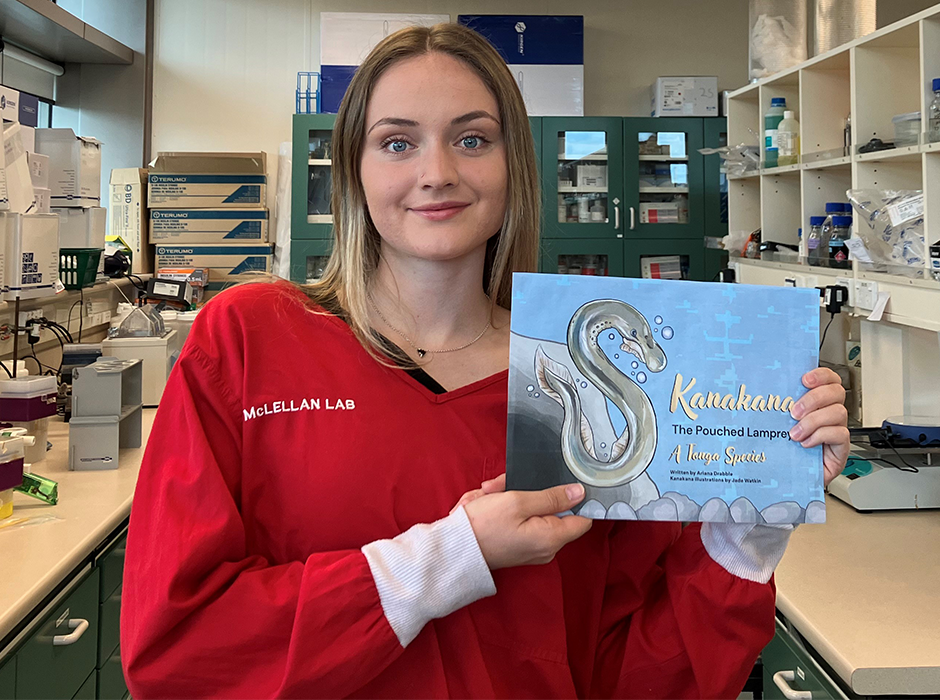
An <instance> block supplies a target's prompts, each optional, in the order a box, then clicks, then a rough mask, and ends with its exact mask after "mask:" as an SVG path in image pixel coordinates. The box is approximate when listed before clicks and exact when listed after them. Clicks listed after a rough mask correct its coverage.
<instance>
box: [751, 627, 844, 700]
mask: <svg viewBox="0 0 940 700" xmlns="http://www.w3.org/2000/svg"><path fill="white" fill-rule="evenodd" d="M761 661H762V663H763V667H764V697H765V698H767V699H768V700H785V699H786V698H787V694H788V693H789V694H790V695H791V697H792V695H793V693H794V692H804V693H807V692H808V693H811V694H812V695H811V697H812V700H837V699H838V700H848V698H849V697H850V696H849V695H847V694H846V693H845V692H844V691H843V690H842V689H841V688H840V687H839V685H838V684H837V683H836V682H835V681H834V680H833V679H832V678H831V677H830V676H829V674H828V673H827V672H826V671H825V669H823V668H822V667H821V666H820V665H819V663H817V662H816V660H815V659H814V658H813V657H812V656H811V655H810V653H809V652H808V651H807V650H806V649H805V648H804V646H803V644H802V642H801V641H800V640H799V639H798V637H797V636H796V634H795V633H793V632H791V631H790V630H788V629H787V627H786V625H785V624H784V623H783V622H782V621H781V620H779V619H778V620H777V628H776V631H775V633H774V636H773V639H771V640H770V643H769V644H768V645H767V646H766V647H765V648H764V650H763V651H762V652H761ZM804 697H810V696H804Z"/></svg>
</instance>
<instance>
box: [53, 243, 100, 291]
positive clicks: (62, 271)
mask: <svg viewBox="0 0 940 700" xmlns="http://www.w3.org/2000/svg"><path fill="white" fill-rule="evenodd" d="M103 252H104V251H103V250H102V249H101V248H62V249H61V250H60V251H59V280H60V281H61V282H62V284H63V285H64V286H65V288H66V289H83V288H84V287H93V286H94V284H95V279H96V278H97V277H98V265H99V263H100V262H101V254H102V253H103Z"/></svg>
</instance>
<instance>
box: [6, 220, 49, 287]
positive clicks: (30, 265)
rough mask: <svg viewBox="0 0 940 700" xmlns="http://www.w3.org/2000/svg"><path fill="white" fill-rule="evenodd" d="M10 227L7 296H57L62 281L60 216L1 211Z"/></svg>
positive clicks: (7, 252)
mask: <svg viewBox="0 0 940 700" xmlns="http://www.w3.org/2000/svg"><path fill="white" fill-rule="evenodd" d="M0 227H3V228H5V229H6V231H5V232H4V236H5V237H6V256H5V258H6V260H5V262H6V273H5V275H4V280H5V284H4V290H3V298H4V299H5V300H7V301H12V300H14V299H15V298H16V297H20V298H21V299H37V298H39V297H47V296H52V295H54V294H55V293H56V292H55V287H56V283H57V282H58V281H59V217H58V216H56V215H55V214H15V213H9V212H3V213H0Z"/></svg>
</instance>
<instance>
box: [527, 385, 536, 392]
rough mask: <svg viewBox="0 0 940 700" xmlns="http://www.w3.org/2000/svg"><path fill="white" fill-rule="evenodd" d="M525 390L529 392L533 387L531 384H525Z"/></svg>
mask: <svg viewBox="0 0 940 700" xmlns="http://www.w3.org/2000/svg"><path fill="white" fill-rule="evenodd" d="M525 390H526V391H529V392H531V391H535V387H534V386H532V385H531V384H529V386H527V387H526V388H525Z"/></svg>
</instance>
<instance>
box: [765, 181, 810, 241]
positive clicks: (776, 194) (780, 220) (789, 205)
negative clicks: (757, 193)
mask: <svg viewBox="0 0 940 700" xmlns="http://www.w3.org/2000/svg"><path fill="white" fill-rule="evenodd" d="M800 195H801V193H800V173H799V172H787V173H781V174H777V175H766V174H765V175H763V176H762V177H761V198H760V201H761V203H760V207H761V212H760V214H761V217H760V219H761V221H760V224H761V239H762V240H764V241H777V242H778V243H791V244H794V245H795V244H796V243H798V242H799V235H798V233H797V231H798V229H799V228H800V227H801V226H802V223H801V213H800V212H801V204H800V198H801V197H800Z"/></svg>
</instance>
